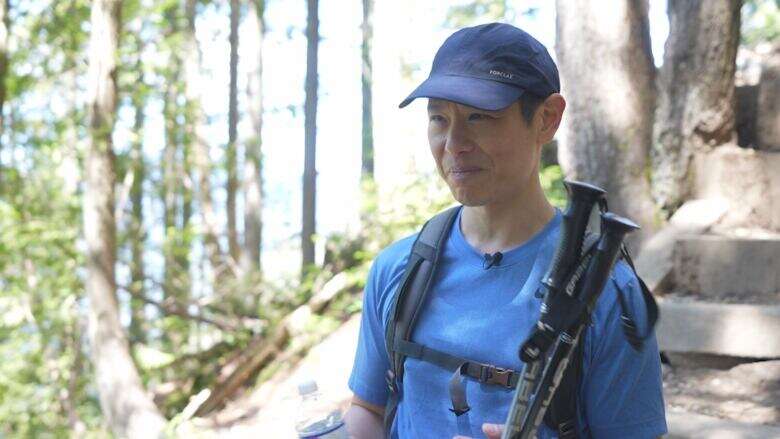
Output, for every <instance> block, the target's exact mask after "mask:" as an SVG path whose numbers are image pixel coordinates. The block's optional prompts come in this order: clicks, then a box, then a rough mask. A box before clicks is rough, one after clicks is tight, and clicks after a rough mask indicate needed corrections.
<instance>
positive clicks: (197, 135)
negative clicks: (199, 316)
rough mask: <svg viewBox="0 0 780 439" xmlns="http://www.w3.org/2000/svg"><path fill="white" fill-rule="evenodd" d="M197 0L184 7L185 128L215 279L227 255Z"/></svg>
mask: <svg viewBox="0 0 780 439" xmlns="http://www.w3.org/2000/svg"><path fill="white" fill-rule="evenodd" d="M196 5H197V0H185V4H184V10H185V15H186V17H187V27H186V29H185V36H184V45H185V50H184V53H185V59H184V94H185V97H186V101H187V107H186V108H187V109H186V111H185V115H184V117H185V121H186V125H185V130H186V132H187V137H189V138H190V141H191V142H192V149H193V159H194V165H195V169H196V170H197V174H198V180H197V186H198V190H197V194H198V204H199V205H200V215H201V221H202V223H203V243H204V247H205V251H206V255H207V257H208V260H209V265H210V266H211V271H212V276H213V278H214V279H218V278H220V277H221V273H223V272H224V269H225V267H224V257H223V254H222V249H221V248H220V246H219V238H218V236H219V234H218V231H217V230H218V229H217V218H216V214H215V213H214V202H213V201H212V198H211V180H210V178H211V171H212V166H211V159H210V157H209V146H208V144H206V141H205V139H204V137H203V128H204V127H205V118H204V116H203V109H202V100H201V95H200V88H199V87H200V86H201V84H202V81H201V77H200V55H199V51H198V45H197V44H198V43H197V40H196V39H195V12H196V11H195V7H196Z"/></svg>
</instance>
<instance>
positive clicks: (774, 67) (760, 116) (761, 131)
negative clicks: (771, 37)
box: [756, 45, 780, 151]
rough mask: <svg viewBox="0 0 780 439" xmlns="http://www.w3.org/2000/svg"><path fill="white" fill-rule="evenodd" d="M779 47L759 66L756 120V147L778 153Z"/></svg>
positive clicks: (779, 132) (779, 138)
mask: <svg viewBox="0 0 780 439" xmlns="http://www.w3.org/2000/svg"><path fill="white" fill-rule="evenodd" d="M778 96H780V45H778V46H776V47H775V49H774V51H773V52H772V53H770V54H768V55H767V58H766V59H765V61H764V62H763V65H762V66H761V79H760V80H759V85H758V105H757V118H756V140H757V142H756V143H757V147H758V148H759V149H763V150H769V151H780V99H779V98H778Z"/></svg>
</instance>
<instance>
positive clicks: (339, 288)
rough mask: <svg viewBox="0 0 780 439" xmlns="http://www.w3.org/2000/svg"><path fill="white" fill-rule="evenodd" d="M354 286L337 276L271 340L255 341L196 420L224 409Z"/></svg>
mask: <svg viewBox="0 0 780 439" xmlns="http://www.w3.org/2000/svg"><path fill="white" fill-rule="evenodd" d="M354 285H355V283H354V282H352V281H351V280H350V278H349V276H348V274H347V273H346V272H341V273H339V274H337V275H335V276H334V277H333V278H332V279H330V280H329V281H328V282H327V283H325V285H324V286H323V288H322V289H321V290H320V291H319V292H318V293H317V294H315V295H314V296H312V298H311V299H309V301H308V302H307V303H306V304H304V305H301V306H299V307H298V308H296V309H295V311H293V312H292V313H290V314H288V315H287V316H286V317H284V318H283V319H282V320H281V322H279V324H278V327H277V328H276V330H275V331H274V333H273V335H272V336H271V337H270V338H262V337H260V336H258V337H255V338H254V339H253V340H252V341H251V342H250V343H249V346H247V348H246V349H245V350H244V351H243V353H242V354H241V355H240V356H239V357H238V358H237V359H236V361H233V362H231V363H229V364H226V365H225V366H223V368H222V370H221V371H220V374H219V375H220V377H221V378H220V379H218V382H217V384H216V385H215V386H214V388H213V390H212V391H211V393H210V394H209V396H208V398H206V399H205V400H203V401H202V403H201V404H200V405H199V406H198V408H197V409H196V410H195V411H194V416H204V415H206V414H208V413H210V412H211V411H213V410H215V409H216V408H218V407H220V406H221V405H222V404H223V403H224V402H225V401H226V400H227V399H228V398H230V397H231V396H232V395H233V394H234V393H235V392H236V391H237V390H238V389H239V388H241V387H243V386H244V384H245V383H246V382H247V381H248V380H250V379H251V378H252V377H254V376H256V374H257V373H258V372H259V371H260V370H261V369H262V368H263V367H264V366H265V365H267V364H268V363H269V362H270V361H271V360H273V359H274V358H275V357H276V356H277V355H279V353H280V352H282V351H283V350H284V347H285V346H286V344H287V342H288V341H289V340H290V339H291V338H292V337H294V336H296V335H300V334H303V333H304V332H305V329H306V325H307V324H308V323H309V321H310V319H311V318H312V316H313V315H315V314H320V313H321V312H322V311H323V310H324V309H325V308H326V307H327V306H328V305H329V304H330V303H331V302H332V301H333V300H334V299H335V298H336V297H337V296H339V295H341V294H343V293H346V292H348V291H350V290H351V289H352V287H354Z"/></svg>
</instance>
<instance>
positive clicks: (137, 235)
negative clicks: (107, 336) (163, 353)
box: [128, 39, 146, 343]
mask: <svg viewBox="0 0 780 439" xmlns="http://www.w3.org/2000/svg"><path fill="white" fill-rule="evenodd" d="M136 49H137V50H138V54H139V56H138V61H137V63H136V67H135V68H136V71H137V72H139V78H138V83H139V84H143V82H144V77H143V73H142V72H143V65H142V62H141V56H140V54H141V52H142V50H143V45H142V44H141V43H140V39H139V44H138V47H137V48H136ZM144 103H145V100H144V99H143V98H142V97H140V96H138V94H137V93H136V94H134V95H133V107H134V108H135V121H134V123H133V134H134V135H135V140H134V141H133V152H132V160H133V164H132V170H131V172H132V173H133V185H132V187H131V188H130V200H131V202H132V204H133V207H132V209H133V214H132V218H131V220H130V230H128V234H129V235H130V236H129V238H130V253H131V259H132V262H131V265H130V286H129V289H130V290H131V291H132V293H133V294H132V296H136V295H138V296H144V295H145V294H146V293H145V292H144V281H145V280H146V275H145V273H144V255H143V252H144V241H145V240H146V233H145V231H144V230H145V229H144V210H143V197H144V195H143V194H144V193H143V184H144V179H145V178H146V175H145V174H146V165H145V164H144V153H143V129H144ZM132 296H131V297H130V341H131V342H140V343H143V342H145V340H146V329H145V328H146V324H145V322H146V318H145V317H144V303H143V301H141V300H139V299H137V298H135V297H132Z"/></svg>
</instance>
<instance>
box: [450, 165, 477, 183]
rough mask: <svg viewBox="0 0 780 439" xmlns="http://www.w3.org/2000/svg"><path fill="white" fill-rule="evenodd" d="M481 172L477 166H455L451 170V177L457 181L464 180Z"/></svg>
mask: <svg viewBox="0 0 780 439" xmlns="http://www.w3.org/2000/svg"><path fill="white" fill-rule="evenodd" d="M481 171H482V168H480V167H477V166H455V167H452V168H450V175H451V176H452V177H453V178H454V179H456V180H462V179H464V178H468V177H471V176H473V175H475V174H478V173H479V172H481Z"/></svg>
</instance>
